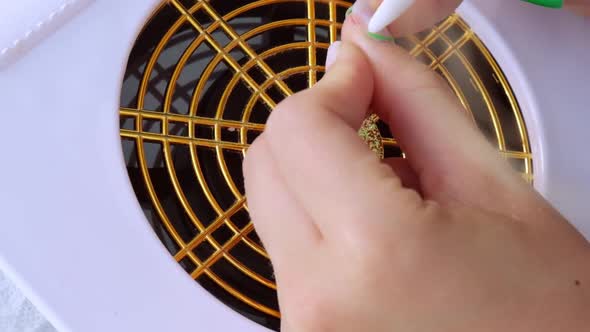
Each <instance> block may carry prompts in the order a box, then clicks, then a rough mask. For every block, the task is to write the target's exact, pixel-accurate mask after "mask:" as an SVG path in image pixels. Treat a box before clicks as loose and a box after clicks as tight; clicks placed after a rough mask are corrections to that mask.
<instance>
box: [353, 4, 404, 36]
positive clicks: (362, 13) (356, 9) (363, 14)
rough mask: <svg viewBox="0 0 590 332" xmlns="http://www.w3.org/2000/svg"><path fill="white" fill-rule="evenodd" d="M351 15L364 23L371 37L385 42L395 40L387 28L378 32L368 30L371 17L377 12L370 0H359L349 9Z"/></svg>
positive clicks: (358, 21)
mask: <svg viewBox="0 0 590 332" xmlns="http://www.w3.org/2000/svg"><path fill="white" fill-rule="evenodd" d="M349 11H350V15H353V17H354V19H355V20H354V21H355V22H357V23H360V24H362V25H363V28H364V29H365V30H367V36H369V37H370V38H371V39H374V40H378V41H384V42H394V41H395V39H394V38H393V36H391V34H390V33H389V31H388V30H387V28H385V29H383V30H381V31H379V32H377V33H373V32H368V26H369V22H370V21H371V18H372V17H373V15H374V14H375V10H374V9H373V8H372V7H371V5H370V4H369V1H368V0H357V1H356V2H355V4H354V5H353V6H352V7H351V8H350V9H349Z"/></svg>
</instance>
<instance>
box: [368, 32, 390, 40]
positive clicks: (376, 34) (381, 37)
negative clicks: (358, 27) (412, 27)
mask: <svg viewBox="0 0 590 332" xmlns="http://www.w3.org/2000/svg"><path fill="white" fill-rule="evenodd" d="M367 35H369V37H371V38H373V39H375V40H378V41H386V42H394V41H395V39H394V38H393V37H391V36H384V35H380V34H378V33H372V32H367Z"/></svg>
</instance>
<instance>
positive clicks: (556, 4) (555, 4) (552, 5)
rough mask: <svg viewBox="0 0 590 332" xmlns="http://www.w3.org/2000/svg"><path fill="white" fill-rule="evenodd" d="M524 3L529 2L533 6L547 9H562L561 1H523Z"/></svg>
mask: <svg viewBox="0 0 590 332" xmlns="http://www.w3.org/2000/svg"><path fill="white" fill-rule="evenodd" d="M523 1H526V2H530V3H532V4H535V5H539V6H543V7H549V8H562V7H563V0H523Z"/></svg>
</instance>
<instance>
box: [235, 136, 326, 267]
mask: <svg viewBox="0 0 590 332" xmlns="http://www.w3.org/2000/svg"><path fill="white" fill-rule="evenodd" d="M264 137H265V134H262V135H261V136H260V137H258V138H257V139H256V141H255V142H254V143H253V144H252V145H251V146H250V148H249V149H248V152H247V157H246V159H245V160H244V178H245V185H246V193H247V197H248V207H249V211H250V214H251V216H252V222H253V223H254V226H255V228H256V232H257V233H258V235H259V236H260V239H261V240H262V243H263V244H264V246H265V249H266V250H267V251H268V253H269V255H270V257H271V258H272V260H273V264H274V267H275V271H281V270H282V267H281V264H283V262H284V261H290V262H295V261H296V257H301V256H302V254H303V253H304V252H305V251H304V250H303V249H309V248H312V247H313V246H314V244H315V243H317V242H318V241H319V240H320V239H321V234H320V233H319V230H318V229H317V228H316V227H315V226H314V224H313V222H312V221H311V220H310V218H309V216H307V214H306V213H305V210H304V209H302V208H301V206H300V204H299V203H298V202H297V201H296V200H295V199H294V198H293V196H292V195H291V193H290V192H289V190H288V189H287V187H286V186H285V182H284V180H283V179H282V177H281V175H280V174H279V173H278V172H277V169H276V165H275V162H274V160H273V159H272V156H271V153H270V152H269V150H268V144H267V142H266V141H265V138H264ZM287 258H288V259H287Z"/></svg>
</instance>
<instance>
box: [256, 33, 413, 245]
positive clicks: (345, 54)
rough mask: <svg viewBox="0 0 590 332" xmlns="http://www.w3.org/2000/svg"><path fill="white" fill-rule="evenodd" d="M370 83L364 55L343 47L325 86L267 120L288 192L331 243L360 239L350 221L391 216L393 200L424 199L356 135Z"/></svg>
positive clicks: (296, 98)
mask: <svg viewBox="0 0 590 332" xmlns="http://www.w3.org/2000/svg"><path fill="white" fill-rule="evenodd" d="M372 80H373V78H372V70H371V68H370V67H369V64H368V62H367V60H366V59H365V56H364V54H363V53H362V52H361V51H360V50H359V49H358V48H356V47H355V46H353V45H351V44H349V43H343V44H342V46H341V49H340V52H339V55H338V57H337V59H336V61H335V62H334V64H332V65H331V66H330V70H329V71H328V72H327V74H326V76H325V77H324V78H323V79H322V81H321V82H320V83H319V84H317V85H316V86H315V87H314V88H312V89H309V90H306V91H304V92H302V93H299V94H296V95H294V96H291V97H289V98H287V99H286V100H285V101H284V102H283V103H281V104H279V105H278V106H277V108H276V109H275V111H274V112H273V113H272V114H271V116H270V118H269V120H268V122H267V127H266V131H265V135H267V136H266V139H267V142H268V145H269V148H270V150H271V153H272V155H273V158H274V160H275V161H276V163H277V167H278V169H280V173H281V174H282V176H283V178H284V179H285V183H286V184H287V187H288V188H289V189H290V190H291V191H292V192H293V193H294V197H296V199H297V201H299V202H300V203H301V205H302V206H303V207H304V208H305V209H306V211H307V213H308V214H309V215H310V217H311V218H312V219H313V220H314V222H315V223H316V224H317V225H318V228H319V229H320V231H321V233H322V235H323V236H324V238H326V239H327V238H329V237H330V236H331V235H332V238H333V239H336V240H337V241H340V240H342V239H345V238H351V237H353V236H355V235H354V234H355V232H354V231H351V230H352V229H355V227H356V226H359V225H351V224H347V223H351V222H352V223H354V222H356V223H358V222H362V223H364V224H366V223H367V220H366V219H367V212H372V211H388V210H389V209H391V208H392V204H391V202H392V201H393V202H396V203H399V204H402V205H403V206H404V207H405V208H407V209H408V210H409V209H411V208H412V206H417V205H418V201H421V199H420V197H419V196H418V195H417V194H416V193H415V192H414V195H410V194H407V193H406V191H404V190H403V187H402V186H401V182H400V180H399V178H397V176H396V175H395V174H394V173H393V172H392V170H391V168H389V167H388V166H387V165H385V164H383V163H381V162H380V160H379V159H378V158H377V156H376V155H375V154H374V153H373V152H372V151H370V150H369V149H368V148H367V146H366V145H365V144H364V143H363V141H362V140H361V139H360V138H359V137H358V135H357V129H358V127H359V126H360V123H361V122H362V119H363V117H364V115H365V113H366V112H367V110H368V109H369V105H370V102H371V97H372V94H373V88H372V87H373V83H372ZM412 200H413V201H412ZM385 215H391V214H387V213H386V214H385ZM388 223H390V220H388ZM359 228H364V227H363V226H362V225H361V226H359ZM334 234H337V235H334Z"/></svg>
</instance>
